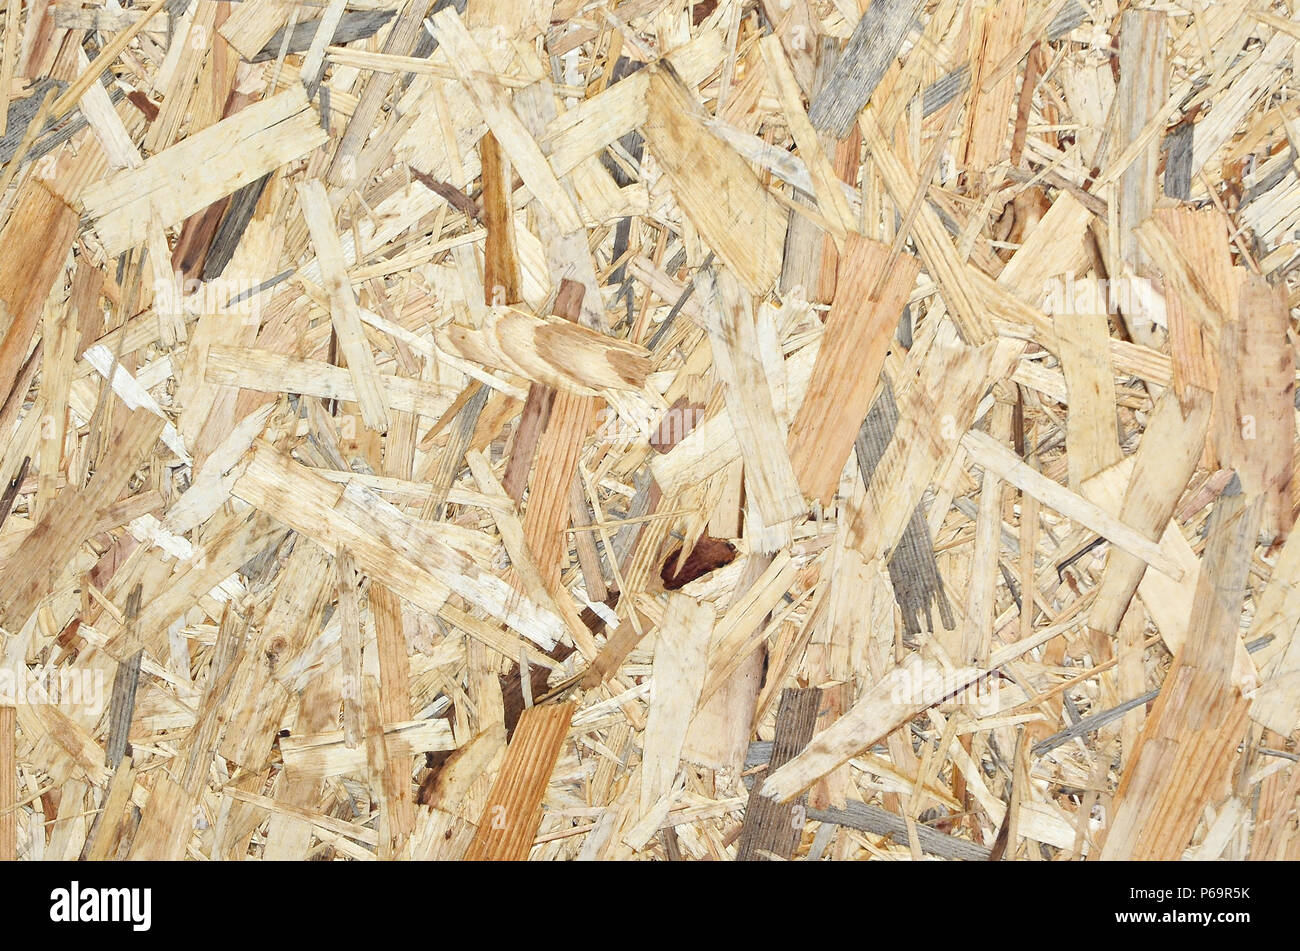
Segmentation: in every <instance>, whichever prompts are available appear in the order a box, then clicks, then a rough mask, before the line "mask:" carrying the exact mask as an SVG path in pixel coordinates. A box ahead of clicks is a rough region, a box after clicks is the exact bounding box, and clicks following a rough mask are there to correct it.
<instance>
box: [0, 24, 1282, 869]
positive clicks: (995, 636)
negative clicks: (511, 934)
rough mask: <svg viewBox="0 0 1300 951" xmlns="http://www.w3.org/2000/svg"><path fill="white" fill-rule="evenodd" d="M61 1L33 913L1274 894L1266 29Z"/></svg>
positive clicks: (26, 100) (52, 121) (34, 47)
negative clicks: (648, 885) (143, 892)
mask: <svg viewBox="0 0 1300 951" xmlns="http://www.w3.org/2000/svg"><path fill="white" fill-rule="evenodd" d="M51 9H52V10H53V13H51V12H50V10H47V9H46V8H45V7H43V6H40V5H34V4H27V5H26V7H25V8H24V6H23V4H21V3H17V2H11V3H8V4H7V5H6V9H5V15H4V17H3V18H0V20H2V23H0V25H2V26H3V30H4V32H3V34H2V35H0V42H2V44H3V51H4V55H3V57H0V63H2V66H0V69H2V70H3V76H0V81H2V82H3V86H4V89H5V92H6V103H7V110H5V114H4V116H3V117H0V118H3V126H2V127H0V160H3V161H4V163H5V164H4V165H3V166H0V630H2V633H3V641H2V642H0V858H3V859H10V858H17V859H20V860H37V859H75V858H86V859H114V858H169V859H182V858H187V857H188V858H195V859H216V860H242V859H251V858H260V859H338V860H359V861H364V860H373V859H379V860H390V859H395V860H402V859H426V858H444V859H461V858H471V859H479V858H498V859H506V858H508V859H522V858H528V859H533V860H564V859H572V858H591V859H674V860H675V859H697V860H698V859H712V860H725V859H734V858H737V857H739V858H742V859H752V858H767V859H772V858H780V859H793V860H854V859H862V858H886V859H909V858H917V859H920V858H945V859H967V860H972V859H973V860H978V859H984V858H994V859H1028V858H1033V859H1051V860H1084V859H1087V858H1133V857H1155V858H1164V859H1172V858H1179V857H1191V858H1198V859H1216V858H1229V859H1232V858H1268V859H1279V858H1287V857H1290V858H1295V857H1298V856H1300V848H1298V847H1297V843H1298V842H1300V838H1298V837H1297V834H1296V832H1297V825H1298V824H1300V822H1298V820H1297V812H1296V808H1297V798H1296V796H1297V792H1296V791H1297V789H1298V788H1300V773H1297V769H1298V768H1300V767H1297V765H1296V763H1297V754H1298V751H1297V749H1296V733H1295V731H1296V728H1297V726H1298V725H1300V638H1297V637H1296V636H1295V634H1296V627H1297V624H1298V623H1300V596H1297V594H1296V588H1297V585H1298V584H1300V541H1297V534H1296V533H1294V532H1293V531H1292V528H1293V523H1294V520H1295V515H1296V502H1297V499H1296V491H1295V480H1294V469H1295V459H1296V454H1297V446H1296V416H1295V412H1296V404H1295V376H1296V358H1295V353H1294V349H1293V348H1294V345H1295V341H1296V336H1295V334H1296V326H1295V324H1294V316H1293V314H1294V307H1295V305H1297V304H1298V303H1300V288H1298V287H1297V271H1296V264H1297V262H1298V260H1300V258H1298V257H1297V253H1298V252H1300V242H1298V241H1297V240H1296V238H1295V235H1296V233H1297V230H1296V229H1297V227H1300V177H1298V173H1297V171H1296V168H1295V163H1294V151H1293V150H1294V149H1295V148H1296V147H1297V139H1296V136H1297V130H1298V129H1300V127H1297V125H1296V115H1297V111H1296V108H1295V102H1294V100H1293V98H1292V96H1293V87H1294V82H1293V78H1294V77H1293V76H1292V75H1291V74H1292V70H1293V64H1294V63H1295V62H1296V59H1295V43H1296V40H1297V38H1300V21H1292V20H1290V19H1286V18H1284V17H1281V16H1279V15H1278V11H1279V10H1282V9H1283V8H1282V7H1280V6H1275V7H1272V8H1269V9H1267V10H1266V9H1265V5H1263V4H1259V3H1255V2H1245V0H1233V2H1227V3H1218V4H1208V5H1207V4H1193V5H1172V4H1166V3H1155V2H1137V3H1125V4H1117V3H1113V2H1111V0H1096V2H1088V3H1081V2H1078V0H1064V2H1062V0H996V2H989V3H980V4H968V3H962V2H958V0H872V2H869V3H868V2H861V3H851V2H841V0H834V2H831V0H781V2H774V3H769V2H766V0H763V2H760V3H757V4H754V3H744V2H741V0H692V2H687V0H622V2H617V3H616V2H614V0H593V2H590V3H578V2H572V0H555V2H540V3H524V2H516V0H490V2H489V0H468V3H444V2H437V3H435V2H432V0H392V2H388V3H378V4H376V3H374V2H372V0H365V2H359V3H355V4H350V3H348V2H345V0H334V2H330V3H313V4H303V5H301V6H298V5H294V4H287V3H285V4H282V3H278V2H276V3H270V2H259V0H245V2H242V3H234V2H224V0H222V2H218V0H190V2H188V3H187V2H185V0H181V2H168V3H163V2H162V0H155V2H153V3H151V4H143V3H139V2H137V3H134V4H132V5H129V6H128V7H127V8H126V9H125V10H123V9H121V8H119V7H118V6H117V5H113V6H112V7H111V9H110V8H109V7H98V6H93V5H82V4H66V3H59V4H57V5H56V6H54V7H53V8H51ZM458 11H459V12H458ZM1283 12H1284V11H1283ZM936 609H937V610H936Z"/></svg>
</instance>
